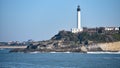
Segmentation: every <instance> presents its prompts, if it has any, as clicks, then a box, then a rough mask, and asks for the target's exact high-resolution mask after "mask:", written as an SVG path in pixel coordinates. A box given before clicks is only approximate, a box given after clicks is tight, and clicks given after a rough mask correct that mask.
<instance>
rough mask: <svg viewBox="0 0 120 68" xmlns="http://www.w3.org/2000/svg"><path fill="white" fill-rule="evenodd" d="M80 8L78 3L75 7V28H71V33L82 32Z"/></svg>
mask: <svg viewBox="0 0 120 68" xmlns="http://www.w3.org/2000/svg"><path fill="white" fill-rule="evenodd" d="M80 11H81V9H80V6H79V5H78V7H77V28H72V33H78V32H82V31H83V28H82V27H81V13H80Z"/></svg>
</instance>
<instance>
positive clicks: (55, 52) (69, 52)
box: [49, 51, 71, 53]
mask: <svg viewBox="0 0 120 68" xmlns="http://www.w3.org/2000/svg"><path fill="white" fill-rule="evenodd" d="M49 53H71V52H69V51H67V52H49Z"/></svg>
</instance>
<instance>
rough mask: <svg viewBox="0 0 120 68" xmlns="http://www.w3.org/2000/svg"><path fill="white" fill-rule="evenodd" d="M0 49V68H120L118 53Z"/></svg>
mask: <svg viewBox="0 0 120 68" xmlns="http://www.w3.org/2000/svg"><path fill="white" fill-rule="evenodd" d="M9 50H10V49H0V68H120V53H88V54H83V53H69V52H65V53H60V52H57V53H56V52H51V53H38V52H31V53H9Z"/></svg>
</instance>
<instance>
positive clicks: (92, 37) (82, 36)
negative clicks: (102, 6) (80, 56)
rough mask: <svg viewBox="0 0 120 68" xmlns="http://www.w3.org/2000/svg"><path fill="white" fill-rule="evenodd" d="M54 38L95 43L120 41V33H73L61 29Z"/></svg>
mask: <svg viewBox="0 0 120 68" xmlns="http://www.w3.org/2000/svg"><path fill="white" fill-rule="evenodd" d="M51 39H52V40H64V41H74V42H79V43H84V44H85V45H86V44H88V41H92V42H95V43H104V42H114V41H120V33H113V34H105V33H97V32H95V33H89V32H81V33H71V32H70V31H60V32H59V33H58V34H57V35H55V36H54V37H52V38H51Z"/></svg>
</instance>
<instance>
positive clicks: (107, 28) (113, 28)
mask: <svg viewBox="0 0 120 68" xmlns="http://www.w3.org/2000/svg"><path fill="white" fill-rule="evenodd" d="M105 30H106V31H112V30H115V31H117V30H119V27H105Z"/></svg>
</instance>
